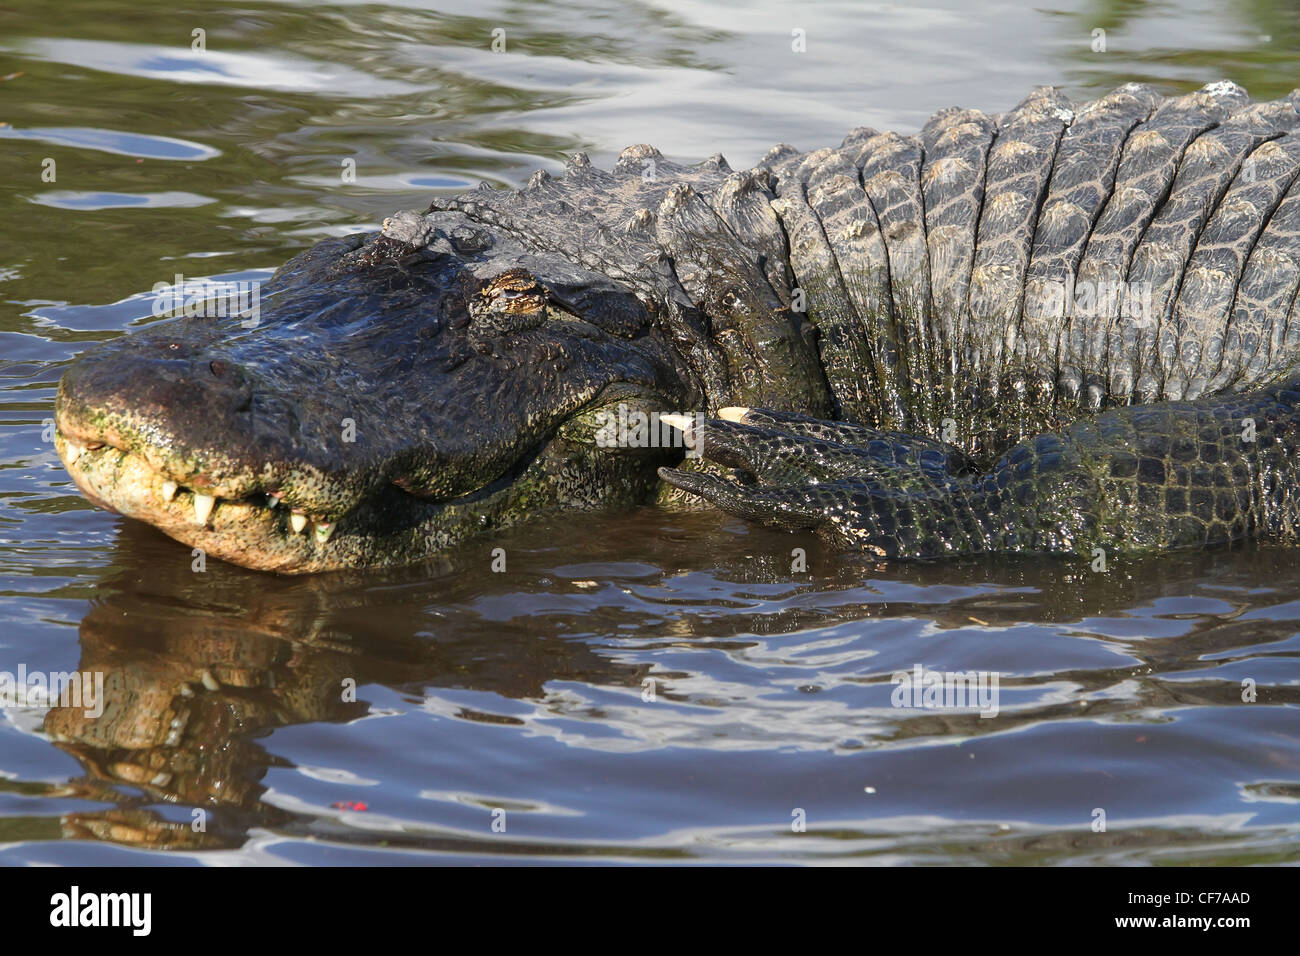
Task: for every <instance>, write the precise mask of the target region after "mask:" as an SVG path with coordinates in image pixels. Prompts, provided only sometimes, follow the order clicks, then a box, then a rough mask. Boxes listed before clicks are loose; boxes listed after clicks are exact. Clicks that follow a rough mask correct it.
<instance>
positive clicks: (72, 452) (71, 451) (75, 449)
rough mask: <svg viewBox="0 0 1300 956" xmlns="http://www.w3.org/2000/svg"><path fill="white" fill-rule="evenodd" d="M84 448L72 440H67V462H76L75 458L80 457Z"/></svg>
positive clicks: (70, 463)
mask: <svg viewBox="0 0 1300 956" xmlns="http://www.w3.org/2000/svg"><path fill="white" fill-rule="evenodd" d="M85 450H86V449H84V448H82V447H81V446H80V445H78V444H77V443H76V442H74V441H70V442H68V464H69V465H75V464H76V463H77V459H78V458H80V457H81V453H82V452H84V451H85Z"/></svg>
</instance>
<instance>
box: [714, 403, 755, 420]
mask: <svg viewBox="0 0 1300 956" xmlns="http://www.w3.org/2000/svg"><path fill="white" fill-rule="evenodd" d="M748 414H749V409H748V408H746V407H745V406H744V405H729V406H728V407H726V408H719V409H718V417H719V418H721V419H722V420H723V421H724V422H744V420H745V416H746V415H748Z"/></svg>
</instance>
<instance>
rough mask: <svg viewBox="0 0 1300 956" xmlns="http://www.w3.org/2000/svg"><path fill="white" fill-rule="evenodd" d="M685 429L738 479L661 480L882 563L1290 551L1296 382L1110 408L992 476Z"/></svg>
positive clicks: (939, 458)
mask: <svg viewBox="0 0 1300 956" xmlns="http://www.w3.org/2000/svg"><path fill="white" fill-rule="evenodd" d="M721 414H722V419H708V420H706V421H704V422H701V423H694V422H691V421H689V420H687V419H685V418H683V419H682V421H681V424H682V426H684V428H685V429H686V430H687V439H688V443H689V445H690V447H693V448H695V449H696V450H697V451H698V452H699V453H700V455H701V457H703V458H704V459H706V460H708V461H711V462H714V463H716V464H719V465H723V466H726V467H729V468H733V469H736V470H737V471H736V473H735V476H734V480H728V479H726V478H721V477H717V476H716V475H711V474H702V473H695V472H685V471H678V470H675V469H671V468H664V469H661V470H660V472H659V474H660V477H662V478H663V479H664V480H665V481H667V482H669V483H670V484H672V485H674V486H676V487H678V488H681V489H683V490H685V491H687V492H690V493H693V494H696V495H699V496H700V497H702V498H704V499H706V500H707V501H709V502H711V503H712V504H714V505H715V506H717V507H718V508H720V509H722V510H723V511H725V512H727V513H729V514H733V515H736V516H738V517H742V518H746V519H749V520H754V521H759V522H762V523H763V524H766V525H769V526H772V527H777V528H785V529H789V530H797V529H813V530H816V531H817V532H818V533H819V534H821V535H822V536H823V537H826V538H828V539H829V540H830V541H832V542H833V543H834V544H837V545H839V546H842V547H846V548H851V549H855V550H861V551H865V552H867V553H870V554H873V555H877V556H880V557H886V558H904V559H906V558H931V557H939V556H942V555H949V554H961V553H967V554H973V553H990V552H999V553H1008V552H1030V553H1047V552H1066V553H1076V554H1090V555H1093V556H1094V557H1095V555H1096V549H1098V548H1101V549H1104V550H1105V551H1106V552H1108V553H1110V552H1114V551H1118V552H1136V551H1151V550H1163V549H1169V548H1180V547H1203V546H1205V545H1215V544H1223V543H1227V542H1230V541H1239V540H1244V539H1248V538H1268V539H1273V540H1276V541H1284V542H1293V541H1295V540H1296V539H1297V538H1300V501H1297V496H1295V495H1294V494H1292V493H1291V491H1290V489H1292V488H1293V487H1294V484H1295V482H1296V481H1297V480H1300V476H1298V475H1297V471H1298V470H1300V464H1298V462H1300V427H1298V426H1300V422H1298V421H1297V417H1298V415H1300V379H1294V380H1292V381H1290V382H1287V383H1284V384H1282V385H1279V386H1274V387H1273V388H1266V389H1262V390H1260V391H1258V392H1255V393H1251V394H1247V395H1230V396H1220V397H1217V398H1214V399H1209V400H1202V401H1199V402H1167V403H1162V404H1156V405H1145V406H1129V407H1124V408H1117V409H1112V410H1110V411H1107V412H1105V413H1102V414H1100V415H1097V416H1095V417H1090V418H1084V419H1080V420H1079V421H1076V422H1075V423H1073V424H1071V425H1070V426H1069V427H1067V428H1066V429H1065V430H1064V431H1062V432H1060V433H1053V432H1048V433H1044V434H1041V435H1037V436H1035V437H1033V438H1030V439H1027V440H1026V441H1023V442H1021V443H1020V444H1018V445H1016V446H1015V447H1013V448H1011V449H1010V450H1009V451H1008V452H1007V453H1006V454H1005V455H1003V456H1002V457H1001V458H1000V459H999V460H998V461H997V462H996V463H995V464H994V465H993V466H992V467H991V469H989V470H987V471H981V470H977V469H976V468H974V467H973V465H972V464H971V462H970V461H969V460H968V459H967V458H966V457H965V456H964V455H963V454H962V453H961V452H960V451H958V450H957V449H955V448H951V447H949V446H947V445H945V444H943V443H941V442H937V441H933V440H931V439H928V438H917V437H911V436H906V435H899V434H896V433H892V432H882V431H877V430H875V429H870V428H864V427H862V426H859V425H851V424H845V423H842V422H822V421H817V420H814V419H808V418H802V417H799V416H792V415H786V414H781V413H775V412H770V411H767V410H764V409H724V410H723V412H722V413H721Z"/></svg>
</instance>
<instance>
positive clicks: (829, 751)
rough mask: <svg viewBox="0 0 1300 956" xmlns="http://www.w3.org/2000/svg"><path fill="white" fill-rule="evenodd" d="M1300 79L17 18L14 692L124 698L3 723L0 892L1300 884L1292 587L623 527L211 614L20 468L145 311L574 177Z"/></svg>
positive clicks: (991, 54) (562, 9) (1243, 40)
mask: <svg viewBox="0 0 1300 956" xmlns="http://www.w3.org/2000/svg"><path fill="white" fill-rule="evenodd" d="M195 30H202V31H204V32H203V41H204V46H205V49H202V50H196V49H194V48H193V44H194V31H195ZM796 30H800V31H803V37H804V39H805V42H806V51H805V52H802V53H796V52H794V51H793V50H792V48H791V44H792V31H796ZM1096 30H1103V31H1105V32H1104V43H1105V50H1104V52H1103V51H1101V50H1099V49H1098V50H1094V46H1100V41H1101V40H1102V37H1101V36H1100V35H1094V31H1096ZM494 31H504V34H503V35H501V34H498V36H503V38H504V44H505V49H504V51H503V52H499V53H498V52H493V50H492V43H493V34H494ZM1298 64H1300V8H1298V7H1297V6H1296V5H1295V4H1272V3H1267V4H1266V3H1229V4H1221V3H1214V4H1211V3H1192V2H1183V3H1149V4H1148V3H1124V2H1121V3H1110V4H1055V5H1052V6H1047V7H1044V6H1039V7H1028V6H1023V5H1017V4H1010V3H990V4H980V5H971V4H967V3H961V2H952V3H947V4H925V5H919V6H903V5H898V6H893V5H888V4H852V3H807V4H800V5H798V6H788V5H785V4H777V3H759V4H750V5H740V4H731V3H706V4H684V3H668V4H664V3H652V4H648V5H630V4H623V3H615V2H608V3H518V2H516V3H493V2H476V3H473V4H470V3H450V4H439V10H438V11H436V12H435V11H432V10H426V9H420V8H419V5H417V4H411V5H402V4H393V3H387V4H379V3H372V4H356V5H347V4H334V5H326V6H319V5H307V4H296V3H281V4H274V3H242V4H237V5H236V4H229V3H214V4H206V5H203V6H197V5H196V6H194V7H192V8H187V7H185V6H175V5H172V4H160V3H131V4H126V3H117V2H75V0H74V2H69V3H63V4H60V5H58V6H57V8H55V7H52V6H50V5H48V4H40V3H35V2H26V3H18V4H16V5H10V6H9V7H7V8H4V9H0V177H3V179H2V181H3V182H4V184H5V186H6V187H7V188H6V189H4V190H3V191H0V211H2V214H3V222H4V225H5V228H4V229H3V230H0V671H7V672H10V673H16V672H17V671H18V669H19V668H20V667H25V668H26V670H27V671H28V672H35V671H69V670H73V669H77V668H80V669H82V670H86V671H92V672H96V673H102V674H103V675H105V686H106V688H107V695H106V696H107V702H108V708H107V710H106V712H105V714H104V715H103V716H102V717H99V718H94V719H90V718H86V717H85V716H84V715H81V714H80V713H79V712H77V711H76V710H75V709H72V708H55V709H54V710H52V711H48V712H47V709H46V708H43V707H40V706H30V707H4V708H0V862H4V863H43V862H60V863H71V862H85V863H141V862H143V863H164V862H167V863H171V862H178V861H179V862H199V863H203V862H218V861H220V862H229V861H232V860H240V861H250V862H299V863H348V862H363V863H410V862H433V861H449V860H455V861H486V860H501V859H506V860H527V859H550V860H561V861H572V860H582V859H596V860H601V861H610V860H630V861H639V860H641V861H643V860H722V861H754V860H777V861H788V862H807V861H823V860H859V861H869V862H890V863H893V862H963V863H969V862H975V863H1007V862H1011V863H1016V862H1072V863H1080V862H1082V863H1097V862H1106V863H1191V862H1196V863H1205V862H1215V863H1238V862H1268V863H1271V862H1295V861H1297V860H1300V741H1298V740H1297V728H1298V727H1300V721H1298V714H1300V711H1298V710H1297V704H1298V703H1300V689H1298V688H1300V666H1297V662H1298V660H1300V633H1298V632H1300V627H1298V626H1297V623H1296V622H1297V620H1298V619H1300V555H1296V554H1294V553H1292V552H1277V551H1267V550H1261V549H1243V550H1238V551H1233V552H1221V553H1214V554H1195V555H1179V556H1169V557H1164V558H1160V559H1154V560H1148V561H1144V562H1140V563H1134V564H1121V565H1118V566H1113V567H1112V568H1110V569H1109V571H1108V572H1107V573H1106V574H1093V573H1092V572H1090V571H1088V569H1087V568H1084V567H1077V566H1074V565H1071V564H1068V563H1066V562H1062V561H1052V562H1026V561H989V562H981V563H967V564H960V565H935V566H928V567H917V566H884V565H872V564H862V563H860V562H857V563H855V562H851V561H846V560H844V559H843V558H841V557H840V556H838V555H835V554H832V553H829V552H827V551H825V550H824V549H822V548H821V547H820V546H819V545H818V543H817V542H816V541H813V540H811V539H807V538H803V537H798V536H795V537H791V536H787V535H779V534H775V533H769V532H764V531H760V530H756V529H753V528H749V527H747V526H745V525H744V524H742V523H739V522H736V521H732V520H730V519H726V518H722V517H718V516H711V515H694V516H682V515H666V514H663V513H659V512H655V511H653V510H649V509H647V510H644V511H641V512H637V513H635V514H630V515H628V514H623V515H610V516H599V517H584V518H583V520H581V521H577V522H575V521H556V522H549V523H545V524H540V525H534V526H531V527H528V528H524V529H520V530H518V531H516V532H514V533H512V534H510V535H508V536H503V537H501V538H497V539H493V540H492V541H491V542H490V543H489V542H486V541H485V542H477V543H475V544H472V545H470V546H467V547H465V548H462V549H460V550H458V551H456V552H454V553H452V554H450V555H448V556H447V558H446V560H445V561H439V562H435V563H433V564H431V565H428V566H422V567H418V568H411V569H404V570H401V571H393V572H386V573H382V574H368V575H355V576H352V575H342V576H339V575H334V576H328V577H317V578H305V579H284V578H278V577H273V576H268V575H261V574H255V573H252V572H246V571H242V570H240V569H237V568H232V567H227V566H223V565H219V564H217V563H215V562H214V563H212V564H209V565H208V568H207V570H206V571H205V572H204V573H202V574H196V573H194V572H193V571H192V570H191V567H190V560H191V558H190V554H189V551H188V550H187V549H185V548H183V547H181V546H180V545H177V544H175V543H174V542H171V541H170V540H168V539H166V538H164V537H162V536H160V535H158V534H156V533H155V532H153V531H152V530H150V529H147V528H144V527H141V526H138V525H134V524H132V523H130V522H127V521H125V520H123V519H121V518H118V517H116V516H113V515H109V514H107V513H104V512H100V511H96V510H94V509H93V508H91V507H90V506H89V504H88V503H87V502H85V501H84V500H83V499H82V498H80V497H79V496H78V495H76V493H75V491H74V490H73V488H72V486H71V482H70V480H69V479H68V478H67V476H66V475H65V473H64V472H63V471H62V469H61V468H60V467H59V464H58V461H57V459H56V457H55V455H54V452H53V450H52V448H51V446H50V444H49V442H48V440H47V438H46V436H45V435H44V434H43V431H44V428H43V423H44V421H45V420H46V419H48V418H49V416H50V414H51V412H52V401H53V394H54V386H55V383H56V382H57V380H58V377H59V375H60V374H61V372H62V369H63V367H64V366H65V365H66V364H67V362H68V361H69V360H70V359H71V358H72V357H73V356H74V355H75V354H76V353H77V352H78V351H79V350H80V349H82V348H84V347H86V346H87V345H88V344H91V343H94V342H98V341H103V340H105V339H107V338H110V337H112V336H115V335H118V334H121V333H123V332H124V331H126V330H128V329H130V328H131V327H132V326H133V325H134V324H138V323H141V322H144V321H148V319H149V317H150V312H151V304H152V300H151V298H150V289H151V288H152V287H153V286H154V284H155V283H159V282H166V281H170V280H171V278H172V276H173V275H174V274H176V273H183V274H184V275H186V276H187V277H190V278H198V277H203V276H208V277H218V278H222V277H224V278H244V277H257V276H262V275H265V274H267V272H268V271H269V270H270V269H273V268H274V267H275V266H277V265H279V264H280V263H282V262H283V261H285V260H286V259H288V258H289V257H290V256H291V255H293V254H294V253H296V252H298V251H299V250H301V249H303V248H305V247H307V246H308V245H310V244H311V243H312V242H314V241H316V240H317V239H319V238H321V237H323V236H327V235H335V234H341V233H347V232H353V231H357V230H360V229H368V228H375V227H377V226H378V224H379V223H380V222H381V221H382V220H383V218H384V217H385V216H387V215H388V214H390V213H391V212H393V211H394V210H397V209H401V208H413V207H420V206H423V205H426V204H427V202H428V199H429V196H430V194H431V193H433V192H435V191H450V192H454V191H459V190H461V189H465V188H468V187H472V186H474V185H476V184H477V183H479V182H481V181H487V182H489V183H491V184H493V185H505V186H510V185H518V184H520V183H522V182H523V181H524V180H525V179H526V178H527V176H528V174H529V173H531V172H532V170H534V169H536V168H538V167H546V168H550V169H552V170H555V169H557V168H559V167H560V165H561V164H562V162H563V157H564V156H565V155H566V154H567V153H569V152H572V151H574V150H578V149H585V150H587V151H588V152H589V153H590V154H591V156H592V159H593V161H594V162H596V163H597V164H602V165H607V164H609V163H610V162H611V161H612V159H613V157H614V156H616V155H617V153H618V152H619V150H621V149H622V148H623V147H624V146H626V145H628V144H631V143H638V142H652V143H654V144H655V145H656V146H658V147H659V148H660V149H661V150H662V151H663V152H664V153H665V154H666V155H668V156H669V157H670V158H672V159H675V160H680V161H696V160H698V159H701V158H703V157H705V156H707V155H709V154H711V153H713V152H715V151H721V152H723V153H724V154H725V155H726V156H727V158H728V159H729V160H730V161H731V163H732V165H733V166H737V167H739V166H742V165H746V164H748V163H751V162H753V161H754V160H756V159H757V158H758V157H759V156H760V155H761V154H762V153H763V152H764V151H766V149H767V148H768V147H769V146H770V145H772V144H773V143H775V142H780V141H785V142H791V143H793V144H795V145H797V146H800V147H803V148H811V147H815V146H819V145H825V144H831V143H836V142H838V141H839V140H840V138H841V137H842V135H843V134H844V132H845V131H846V130H848V129H850V128H852V127H855V126H860V125H870V126H875V127H878V128H892V129H899V130H901V131H905V132H906V131H912V130H915V129H917V128H918V127H919V126H920V125H921V123H922V122H923V121H924V119H925V117H927V116H928V115H929V114H930V113H931V112H933V111H935V110H937V109H940V108H942V107H946V106H950V105H966V106H977V107H980V108H982V109H985V110H988V111H990V112H991V111H996V110H1001V109H1006V108H1008V107H1010V106H1012V105H1014V104H1015V103H1016V102H1017V101H1018V100H1019V99H1020V98H1022V97H1023V95H1024V94H1025V92H1026V91H1027V90H1028V89H1029V88H1030V87H1031V86H1034V85H1037V84H1042V83H1052V84H1057V85H1060V86H1062V87H1063V88H1065V89H1066V90H1067V91H1068V92H1069V93H1070V94H1071V95H1073V96H1075V97H1077V98H1084V97H1088V96H1092V95H1097V94H1100V93H1103V92H1106V91H1108V90H1110V89H1112V88H1114V87H1115V86H1117V85H1120V84H1121V83H1124V82H1128V81H1131V80H1141V81H1146V82H1151V83H1154V84H1155V85H1157V86H1158V87H1159V88H1160V89H1161V90H1163V91H1164V92H1166V93H1175V92H1181V91H1185V90H1190V89H1194V88H1196V87H1198V86H1200V85H1202V84H1204V83H1206V82H1209V81H1213V80H1218V79H1223V78H1226V79H1230V80H1234V81H1236V82H1238V83H1241V84H1242V85H1244V86H1246V87H1247V88H1248V89H1249V90H1250V91H1251V93H1252V95H1253V96H1254V97H1255V98H1256V99H1261V100H1262V99H1268V98H1273V97H1277V96H1280V95H1282V94H1285V93H1287V92H1289V91H1290V90H1291V89H1292V88H1293V87H1295V86H1300V70H1298V69H1297V65H1298ZM345 163H346V164H352V165H354V168H355V173H356V175H355V181H345V178H344V175H343V173H344V171H345ZM494 546H504V547H506V549H507V551H508V553H509V554H510V556H511V557H510V563H509V571H508V572H507V573H504V574H497V573H493V572H492V571H491V570H490V558H489V549H490V548H491V547H494ZM795 547H803V548H805V549H807V552H808V571H807V572H795V573H792V572H791V557H790V554H791V549H792V548H795ZM918 664H919V665H921V666H923V667H924V668H926V669H931V670H944V671H958V670H960V671H968V670H978V671H991V672H996V673H997V674H999V675H1000V681H1001V684H1000V709H999V713H998V715H997V716H996V717H990V718H982V717H980V716H979V715H978V713H974V712H970V711H951V710H947V711H945V710H926V709H924V708H913V709H899V708H896V707H894V706H892V702H891V696H892V692H893V690H894V687H895V685H894V683H893V682H892V681H891V677H892V675H893V674H894V673H895V672H897V671H910V670H911V669H912V668H913V667H914V666H916V665H918ZM346 681H352V682H355V684H356V687H357V693H356V698H355V700H347V699H340V695H339V694H338V693H337V691H336V688H338V687H339V686H340V685H341V684H342V683H343V682H346ZM1243 681H1247V682H1252V684H1253V686H1254V687H1255V688H1256V691H1257V695H1256V699H1255V700H1254V702H1251V703H1247V702H1243V700H1242V695H1243ZM362 807H364V809H362ZM1098 810H1102V811H1104V814H1105V819H1106V829H1105V831H1104V832H1097V830H1095V829H1094V826H1095V823H1096V821H1097V819H1098V815H1097V811H1098ZM195 811H202V813H201V814H198V815H197V816H196V813H195ZM498 811H503V812H504V813H503V815H502V814H500V813H498ZM799 811H802V819H804V820H806V829H805V830H804V831H803V832H796V830H797V828H794V827H792V824H793V823H797V822H798V821H799V820H800V819H801V817H800V813H799ZM196 819H201V820H202V821H203V822H204V829H202V830H196V829H195V828H194V826H193V823H194V821H195V820H196ZM499 820H504V821H505V824H504V825H505V829H504V831H501V830H500V829H499V826H498V828H497V829H494V826H493V824H494V822H498V821H499Z"/></svg>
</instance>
